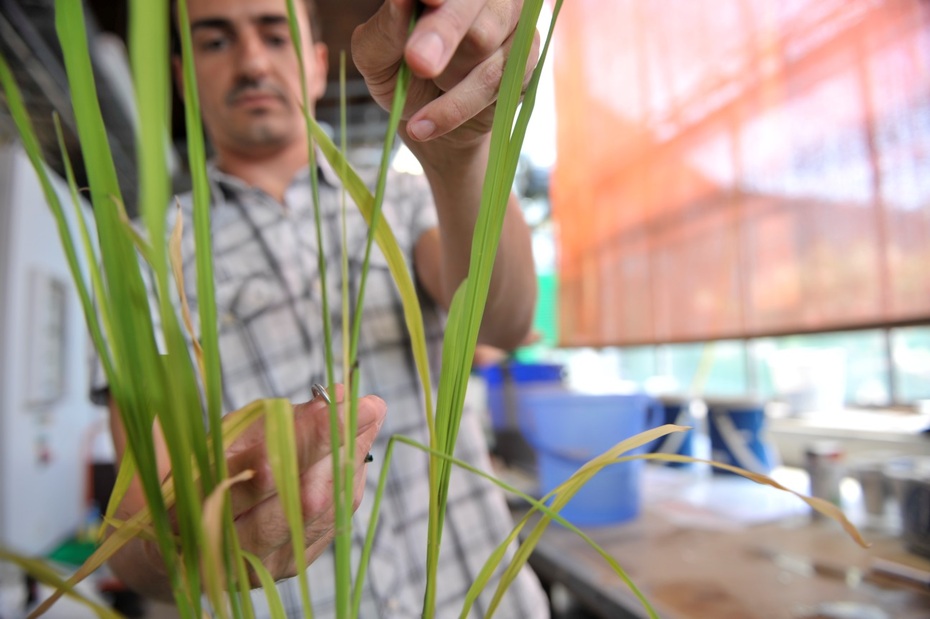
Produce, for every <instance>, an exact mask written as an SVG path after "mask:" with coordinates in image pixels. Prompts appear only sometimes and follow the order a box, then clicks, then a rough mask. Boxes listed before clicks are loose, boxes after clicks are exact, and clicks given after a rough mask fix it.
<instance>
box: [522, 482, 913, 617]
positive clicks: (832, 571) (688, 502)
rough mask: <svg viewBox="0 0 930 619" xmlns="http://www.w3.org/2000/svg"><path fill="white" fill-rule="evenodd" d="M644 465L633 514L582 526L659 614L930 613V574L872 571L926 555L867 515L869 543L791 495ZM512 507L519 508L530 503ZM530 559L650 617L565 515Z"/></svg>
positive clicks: (622, 610)
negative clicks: (907, 547)
mask: <svg viewBox="0 0 930 619" xmlns="http://www.w3.org/2000/svg"><path fill="white" fill-rule="evenodd" d="M649 470H650V473H648V474H647V476H646V479H645V480H644V485H645V487H646V488H645V489H644V496H643V504H642V510H641V513H640V515H639V516H638V517H637V518H635V519H634V520H632V521H628V522H625V523H622V524H615V525H608V526H597V527H585V528H584V531H585V533H587V534H588V535H590V537H591V538H592V539H593V540H594V541H595V542H597V543H598V544H599V545H600V546H601V547H602V548H603V549H604V550H606V551H607V553H609V554H610V555H611V556H613V557H614V558H615V559H616V560H617V561H618V562H619V564H620V565H621V566H622V567H623V569H624V570H625V571H626V573H627V574H628V575H629V577H630V579H631V580H632V582H633V583H635V584H636V586H637V587H638V588H639V589H640V590H641V591H642V593H643V594H644V596H645V597H646V598H647V599H648V600H649V602H650V603H651V604H652V606H653V608H654V609H655V610H656V612H657V613H658V615H659V616H660V617H662V618H664V619H801V618H808V619H814V618H817V619H820V618H824V619H826V618H828V617H842V618H845V619H918V618H920V619H927V618H930V587H928V584H927V581H926V580H925V581H924V582H923V583H921V582H920V581H919V580H912V579H905V578H901V577H899V576H891V575H889V574H888V573H886V572H884V571H876V570H875V569H874V565H875V564H876V563H877V558H880V557H881V558H885V559H887V558H889V557H894V556H899V555H904V556H906V558H907V559H908V560H913V561H912V564H913V565H915V566H917V567H918V568H921V569H925V570H926V572H925V573H924V572H920V575H919V576H920V577H923V578H926V575H927V574H930V561H925V560H924V559H922V558H920V557H914V556H911V555H909V554H908V553H906V552H905V551H904V550H903V548H902V547H901V544H900V541H899V540H898V539H897V537H896V535H894V533H893V532H891V531H889V530H887V529H886V528H884V527H871V528H870V527H868V526H865V524H863V523H860V525H861V526H860V529H861V531H862V532H863V534H864V536H865V537H866V539H867V541H869V542H870V543H871V547H870V548H868V549H864V548H862V547H860V546H858V545H857V544H856V543H855V542H854V541H853V540H852V539H851V538H850V537H849V536H848V535H846V533H844V532H843V531H842V529H841V528H840V527H839V526H838V525H836V523H834V522H833V521H830V520H823V519H816V518H814V517H812V515H811V514H810V513H809V511H808V508H807V507H806V505H805V504H804V503H803V502H801V501H800V500H799V499H797V498H795V497H792V496H790V495H788V494H786V493H782V492H779V491H776V490H774V489H771V488H768V487H762V486H758V485H756V484H753V483H752V482H748V481H747V480H744V479H742V478H733V479H720V478H718V477H716V476H710V475H706V476H693V475H692V476H690V477H689V476H687V475H684V476H682V475H680V474H675V473H665V472H661V473H658V472H656V471H655V470H654V469H652V468H651V467H650V469H649ZM721 488H722V490H721ZM734 497H742V498H740V499H736V498H734ZM513 510H514V514H515V516H518V517H519V516H521V515H522V514H524V513H526V506H525V505H524V506H519V505H515V506H514V508H513ZM536 519H538V514H536V515H533V516H531V520H536ZM528 530H529V529H525V530H524V531H525V532H526V531H528ZM524 535H525V533H524ZM530 564H531V565H532V567H533V568H534V570H535V571H536V572H537V574H538V575H539V576H540V578H541V579H542V580H543V581H544V582H546V583H549V584H552V583H560V584H561V585H562V586H564V587H566V588H567V589H568V590H569V591H570V592H571V593H572V594H573V596H574V597H575V598H576V600H578V601H579V602H580V603H582V604H583V605H584V606H585V607H587V608H588V609H589V610H590V611H591V612H593V613H595V614H596V615H598V616H602V617H605V618H609V619H621V618H625V617H635V618H640V617H648V616H649V615H648V613H647V612H646V610H645V608H644V606H643V604H642V602H641V601H640V600H638V599H637V597H636V596H635V595H634V594H633V593H632V591H631V590H630V588H629V587H627V586H626V585H625V584H624V583H623V581H622V580H621V578H620V577H619V576H618V575H617V574H616V573H615V572H614V571H613V569H612V568H611V567H610V566H609V565H608V563H607V562H606V561H605V560H604V558H603V557H601V556H600V555H599V554H598V553H597V552H596V551H595V550H594V549H593V548H592V547H591V546H589V545H588V544H587V543H586V542H585V541H583V540H582V539H581V538H580V537H579V536H578V535H576V534H575V533H573V532H572V531H570V530H568V529H566V528H563V527H562V526H560V525H558V524H551V525H550V526H549V527H548V528H547V529H546V532H545V534H544V535H543V537H542V539H541V540H540V542H539V544H538V546H537V547H536V549H535V550H534V552H533V554H532V556H531V559H530Z"/></svg>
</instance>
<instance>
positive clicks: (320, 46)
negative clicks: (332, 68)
mask: <svg viewBox="0 0 930 619" xmlns="http://www.w3.org/2000/svg"><path fill="white" fill-rule="evenodd" d="M312 60H313V62H315V63H316V71H314V72H313V83H312V84H310V86H309V89H310V98H311V99H312V100H314V101H319V100H320V99H321V98H323V94H324V93H325V92H326V80H327V74H328V73H329V48H328V47H327V46H326V44H325V43H314V44H313V55H312Z"/></svg>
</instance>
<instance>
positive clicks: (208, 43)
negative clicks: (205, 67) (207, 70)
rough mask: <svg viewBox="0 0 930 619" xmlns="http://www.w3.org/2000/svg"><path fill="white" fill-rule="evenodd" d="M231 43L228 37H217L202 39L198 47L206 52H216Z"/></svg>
mask: <svg viewBox="0 0 930 619" xmlns="http://www.w3.org/2000/svg"><path fill="white" fill-rule="evenodd" d="M228 44H229V40H228V39H227V38H226V37H215V38H209V39H201V40H200V41H199V42H198V43H197V47H198V48H199V49H200V50H201V51H204V52H215V51H220V50H222V49H225V48H226V46H227V45H228Z"/></svg>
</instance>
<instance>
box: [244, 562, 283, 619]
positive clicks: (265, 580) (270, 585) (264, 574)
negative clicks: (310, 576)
mask: <svg viewBox="0 0 930 619" xmlns="http://www.w3.org/2000/svg"><path fill="white" fill-rule="evenodd" d="M242 554H243V556H244V557H245V558H246V560H248V562H249V565H251V566H252V570H253V571H254V572H255V575H256V576H258V580H259V582H260V583H261V585H262V589H263V590H264V591H265V597H266V599H267V600H268V609H269V610H270V611H271V616H272V617H275V618H278V617H286V616H287V612H285V610H284V604H282V603H281V596H280V594H279V593H278V588H277V587H276V586H275V583H274V579H273V578H272V577H271V574H270V573H268V570H267V568H265V566H264V564H263V563H262V560H261V559H259V558H258V557H256V556H255V555H253V554H252V553H251V552H243V553H242Z"/></svg>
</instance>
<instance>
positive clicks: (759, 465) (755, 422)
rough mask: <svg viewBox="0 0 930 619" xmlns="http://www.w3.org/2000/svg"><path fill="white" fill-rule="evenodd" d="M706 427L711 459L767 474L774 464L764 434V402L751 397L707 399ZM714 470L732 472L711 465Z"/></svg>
mask: <svg viewBox="0 0 930 619" xmlns="http://www.w3.org/2000/svg"><path fill="white" fill-rule="evenodd" d="M707 429H708V433H709V434H710V450H711V459H712V460H714V461H716V462H721V463H723V464H731V465H733V466H738V467H740V468H744V469H746V470H748V471H752V472H753V473H761V474H763V475H767V474H769V473H771V472H772V469H773V468H774V466H775V460H776V456H775V452H774V448H773V447H772V446H771V445H770V444H769V442H768V441H767V440H766V438H765V431H766V419H765V404H764V403H762V402H757V401H753V400H717V401H713V400H708V402H707ZM714 473H715V474H720V475H735V473H731V472H730V471H726V470H724V469H720V468H716V467H715V468H714Z"/></svg>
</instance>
